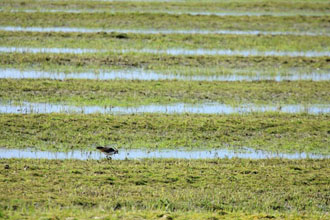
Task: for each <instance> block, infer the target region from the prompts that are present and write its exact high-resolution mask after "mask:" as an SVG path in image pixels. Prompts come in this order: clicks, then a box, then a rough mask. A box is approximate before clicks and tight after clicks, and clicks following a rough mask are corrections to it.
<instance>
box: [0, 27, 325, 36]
mask: <svg viewBox="0 0 330 220" xmlns="http://www.w3.org/2000/svg"><path fill="white" fill-rule="evenodd" d="M0 30H1V31H29V32H74V33H97V32H106V33H113V32H117V33H127V34H130V33H132V34H232V35H296V36H330V34H328V33H314V32H290V31H285V32H282V31H257V30H246V31H243V30H164V29H160V30H157V29H147V30H139V29H102V28H78V27H20V26H0Z"/></svg>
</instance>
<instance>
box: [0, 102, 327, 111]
mask: <svg viewBox="0 0 330 220" xmlns="http://www.w3.org/2000/svg"><path fill="white" fill-rule="evenodd" d="M251 112H282V113H307V114H322V113H330V105H327V104H324V105H299V104H296V105H279V106H275V105H254V104H242V105H239V106H230V105H226V104H219V103H205V104H195V105H193V104H185V103H176V104H169V105H156V104H152V105H143V106H137V107H112V106H105V107H102V106H73V105H64V104H50V103H32V102H23V103H21V104H19V105H16V104H11V103H9V104H8V103H2V104H0V113H6V114H9V113H13V114H31V113H35V114H49V113H82V114H95V113H100V114H142V113H165V114H182V113H193V114H234V113H237V114H245V113H251Z"/></svg>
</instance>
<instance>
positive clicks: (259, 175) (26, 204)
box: [0, 159, 330, 219]
mask: <svg viewBox="0 0 330 220" xmlns="http://www.w3.org/2000/svg"><path fill="white" fill-rule="evenodd" d="M6 165H7V168H8V169H5V168H4V167H5V166H6ZM0 166H1V167H0V182H1V185H2V187H1V188H0V201H1V202H0V207H1V209H2V210H3V211H2V213H3V214H2V215H3V216H5V215H7V213H8V214H10V213H13V210H16V213H21V214H25V215H36V213H40V212H41V213H42V212H44V213H47V211H48V210H49V209H51V210H52V209H60V208H63V207H65V209H64V213H66V214H67V213H68V212H69V213H70V211H71V213H72V212H74V213H75V214H76V213H78V214H80V213H81V212H82V213H84V212H85V211H88V212H89V213H90V214H89V216H90V217H94V216H93V215H95V213H98V215H97V216H100V215H101V216H106V215H109V212H110V213H113V214H112V215H117V218H120V217H119V216H121V213H122V212H126V211H130V210H134V211H133V213H134V212H139V211H142V213H143V212H144V213H145V214H142V216H148V218H152V219H155V218H160V219H172V218H175V219H176V217H180V214H181V215H182V213H184V215H188V216H189V215H191V212H197V213H199V214H197V213H196V214H195V215H196V217H199V216H200V215H203V214H204V215H205V214H206V216H208V215H211V217H213V218H212V219H218V218H221V219H222V217H225V218H229V217H234V216H237V217H238V218H240V217H241V219H244V215H239V213H246V214H245V216H250V217H249V218H248V219H252V218H253V219H261V218H275V217H278V218H283V217H284V218H285V216H290V215H291V216H295V215H296V217H297V219H300V218H299V216H300V217H303V216H306V217H307V216H311V217H313V215H314V217H315V218H317V216H319V218H323V219H327V217H329V216H328V215H329V214H328V213H329V206H328V204H327V203H328V199H329V195H328V191H329V178H328V173H329V172H330V167H329V160H294V161H289V160H278V159H271V160H242V159H224V160H204V161H189V160H143V161H112V162H109V161H73V160H62V161H61V160H50V161H49V160H17V159H11V160H8V159H2V160H0ZM82 209H83V210H84V211H82ZM61 210H62V209H61ZM65 210H69V211H65ZM98 211H99V212H98ZM150 211H151V212H150ZM146 212H150V214H146ZM205 212H208V213H205ZM60 213H63V210H62V211H61V212H59V213H52V214H53V215H54V216H60V215H63V214H60ZM106 213H107V214H106ZM128 213H130V212H128ZM156 213H157V214H158V213H159V214H158V216H155V214H156ZM235 213H236V214H235ZM252 213H264V214H257V215H253V214H252ZM47 214H48V215H49V214H50V213H47ZM47 214H46V215H47ZM84 214H85V213H84ZM110 215H111V214H110ZM118 215H119V216H118ZM165 215H166V216H165ZM164 216H165V217H164ZM188 216H187V217H188ZM24 217H25V216H24ZM86 217H87V216H86ZM128 217H129V216H128ZM122 218H123V217H121V218H120V219H122ZM191 218H193V219H195V218H194V215H192V216H191ZM191 218H190V219H191ZM291 218H292V217H291ZM90 219H91V218H90ZM111 219H112V218H111ZM125 219H126V218H125ZM236 219H237V218H236ZM293 219H294V217H293Z"/></svg>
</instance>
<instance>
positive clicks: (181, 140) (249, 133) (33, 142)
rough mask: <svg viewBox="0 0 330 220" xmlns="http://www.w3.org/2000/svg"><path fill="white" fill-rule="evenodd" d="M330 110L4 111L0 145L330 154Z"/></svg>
mask: <svg viewBox="0 0 330 220" xmlns="http://www.w3.org/2000/svg"><path fill="white" fill-rule="evenodd" d="M329 117H330V116H329V115H328V114H326V115H307V114H297V115H293V114H275V113H268V114H267V113H263V114H261V113H260V114H246V115H198V114H180V115H166V114H143V115H98V114H95V115H94V114H93V115H84V114H28V115H17V114H1V115H0V124H1V126H0V146H3V147H7V148H26V147H32V148H35V149H43V150H57V151H65V150H71V149H85V150H87V149H93V148H94V146H95V145H96V144H101V145H111V144H115V145H116V146H117V147H119V148H147V149H148V148H163V149H164V148H181V147H185V148H204V149H205V148H227V147H229V148H230V147H231V148H234V149H239V148H240V147H251V148H255V149H263V150H268V151H274V152H308V153H321V154H329V153H330V148H329Z"/></svg>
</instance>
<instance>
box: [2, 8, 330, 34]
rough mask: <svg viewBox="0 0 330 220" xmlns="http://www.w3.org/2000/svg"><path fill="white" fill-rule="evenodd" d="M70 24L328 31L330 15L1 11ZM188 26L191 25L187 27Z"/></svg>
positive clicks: (6, 17)
mask: <svg viewBox="0 0 330 220" xmlns="http://www.w3.org/2000/svg"><path fill="white" fill-rule="evenodd" d="M18 24H19V26H23V27H24V26H41V27H48V26H54V27H56V26H66V27H90V28H116V29H121V28H122V29H131V28H132V29H150V28H151V29H189V30H191V29H203V30H219V29H229V30H265V31H311V32H327V30H328V29H329V16H321V17H303V16H297V17H296V16H293V17H290V16H289V17H285V16H283V17H272V16H257V17H256V16H252V17H249V16H240V17H236V16H226V17H218V16H211V17H210V16H191V15H169V14H153V13H152V14H148V13H130V14H127V13H116V14H107V13H96V14H95V13H80V14H79V13H78V14H77V13H60V12H59V13H47V12H45V13H42V12H36V13H24V12H16V13H10V12H0V25H1V26H8V25H9V26H17V25H18ZM187 27H188V28H187Z"/></svg>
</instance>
